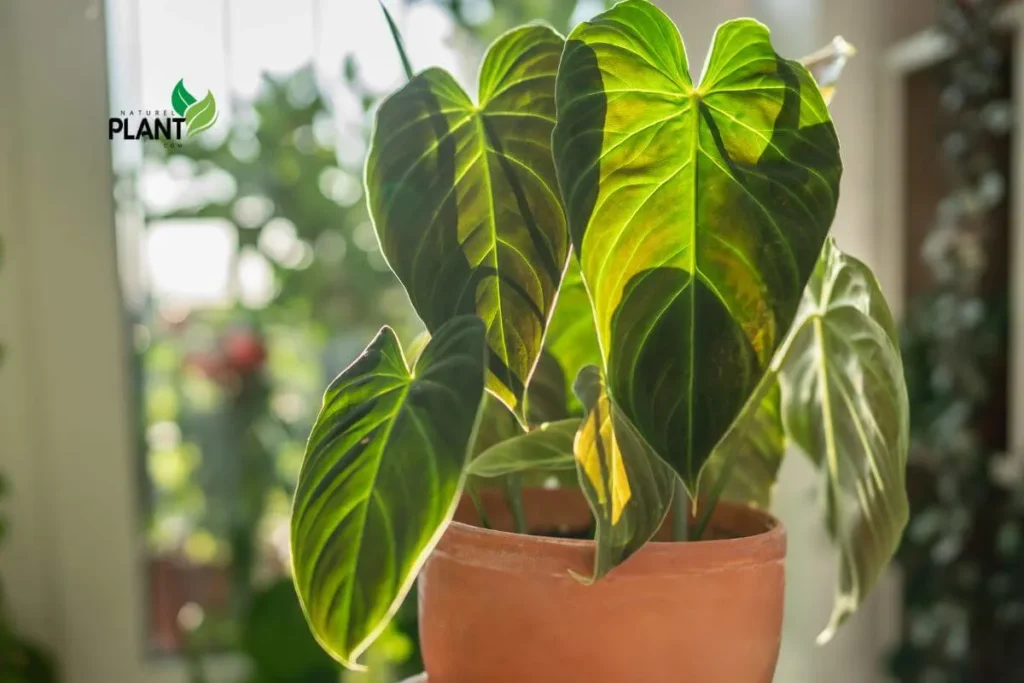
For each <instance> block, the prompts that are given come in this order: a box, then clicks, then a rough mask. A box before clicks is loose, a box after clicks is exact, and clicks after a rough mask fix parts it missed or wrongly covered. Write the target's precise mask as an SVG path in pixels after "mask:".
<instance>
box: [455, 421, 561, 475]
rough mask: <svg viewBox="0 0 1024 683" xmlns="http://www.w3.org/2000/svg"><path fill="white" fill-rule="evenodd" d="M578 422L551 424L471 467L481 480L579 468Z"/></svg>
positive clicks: (494, 450)
mask: <svg viewBox="0 0 1024 683" xmlns="http://www.w3.org/2000/svg"><path fill="white" fill-rule="evenodd" d="M579 425H580V421H579V420H578V419H568V420H559V421H558V422H547V423H545V424H542V425H540V426H539V427H537V428H536V429H534V430H532V431H530V432H527V433H525V434H521V435H520V436H517V437H514V438H511V439H508V440H506V441H502V442H501V443H498V444H495V445H493V446H491V447H490V448H488V449H487V450H486V451H484V452H483V453H481V454H480V455H478V456H477V457H475V458H474V459H473V460H472V462H470V463H469V473H470V474H472V475H476V476H478V477H501V476H505V475H507V474H516V473H519V472H525V471H529V470H541V471H549V470H567V469H572V468H574V467H575V466H576V460H575V458H574V457H573V452H572V444H573V439H574V438H575V437H576V430H577V429H578V428H579Z"/></svg>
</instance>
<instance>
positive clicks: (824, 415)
mask: <svg viewBox="0 0 1024 683" xmlns="http://www.w3.org/2000/svg"><path fill="white" fill-rule="evenodd" d="M780 377H781V385H782V416H783V420H784V422H785V425H786V434H787V435H788V436H789V438H790V439H791V440H792V441H793V442H795V443H796V444H797V445H798V446H800V448H801V449H802V450H803V451H804V452H805V453H806V454H807V455H808V456H810V458H811V459H812V461H813V462H814V463H815V464H816V465H817V466H818V467H820V468H821V470H822V473H823V479H824V481H825V484H826V491H825V493H826V495H825V500H826V514H827V519H828V526H829V530H830V532H831V535H832V538H833V540H834V542H835V544H836V546H837V547H838V549H839V555H840V563H839V584H838V591H837V595H836V602H835V606H834V608H833V612H832V617H831V619H830V620H829V625H828V627H827V628H826V629H825V631H824V632H823V633H822V635H821V636H820V640H822V641H827V640H828V639H829V638H831V636H832V634H833V633H834V632H835V629H836V628H837V627H838V626H839V625H840V624H841V623H842V622H843V620H845V619H846V618H847V617H848V616H849V615H850V614H852V613H853V611H854V610H855V609H856V608H857V606H858V605H859V604H860V603H861V601H862V600H863V599H864V596H865V595H866V594H867V592H868V591H869V590H870V589H871V587H872V586H873V585H874V584H875V581H876V580H877V579H878V577H879V575H880V574H881V572H882V571H883V569H884V568H885V566H886V564H887V563H888V562H889V560H890V559H891V558H892V555H893V553H894V552H895V551H896V548H897V546H898V544H899V541H900V537H901V535H902V533H903V527H904V526H905V525H906V522H907V514H908V512H907V494H906V489H905V470H906V464H907V449H908V447H909V422H910V420H909V407H908V401H907V389H906V385H905V383H904V380H903V363H902V361H901V359H900V352H899V345H898V343H897V339H896V326H895V325H894V323H893V320H892V314H891V313H890V312H889V308H888V306H887V305H886V303H885V299H884V298H883V297H882V293H881V291H880V290H879V287H878V283H877V281H876V280H875V277H874V275H872V273H871V271H870V270H869V269H868V267H867V266H865V265H864V264H863V263H861V262H860V261H858V260H857V259H855V258H853V257H851V256H848V255H846V254H844V253H842V252H841V251H839V249H838V248H836V246H835V244H834V242H833V241H832V240H831V239H830V240H829V241H828V242H827V243H826V245H825V249H824V251H823V252H822V256H821V260H820V262H819V263H818V266H817V268H816V269H815V272H814V276H813V278H812V279H811V281H810V283H809V284H808V286H807V291H806V292H805V294H804V298H803V301H802V302H801V305H800V311H799V313H798V314H797V320H796V323H795V324H794V327H793V330H792V332H791V333H790V337H789V338H787V340H786V350H785V353H784V354H783V355H782V359H781V374H780Z"/></svg>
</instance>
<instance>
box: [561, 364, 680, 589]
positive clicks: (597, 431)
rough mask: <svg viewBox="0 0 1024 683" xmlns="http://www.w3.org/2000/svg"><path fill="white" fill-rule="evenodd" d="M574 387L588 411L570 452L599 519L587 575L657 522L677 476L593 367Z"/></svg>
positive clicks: (630, 548) (601, 569) (638, 542)
mask: <svg viewBox="0 0 1024 683" xmlns="http://www.w3.org/2000/svg"><path fill="white" fill-rule="evenodd" d="M574 388H575V391H576V395H577V396H578V397H579V399H580V402H581V403H582V404H583V408H584V410H585V411H586V412H585V415H584V417H583V422H582V423H580V428H579V432H578V433H577V434H576V441H575V443H574V454H575V456H576V468H577V470H578V472H579V478H580V486H581V488H582V489H583V493H584V495H585V496H586V498H587V503H588V504H589V505H590V509H591V511H593V513H594V519H595V521H596V523H597V531H596V534H595V540H596V542H597V543H596V545H597V550H596V553H595V557H594V574H593V577H592V579H591V580H597V579H599V578H601V577H602V576H604V575H605V574H607V573H608V572H609V571H610V570H612V569H614V568H615V567H616V566H617V565H619V564H621V563H622V562H623V561H625V560H626V559H627V558H628V557H629V556H630V555H632V554H633V553H634V552H636V551H637V550H639V549H640V547H641V546H643V544H644V543H646V542H647V541H649V540H650V539H651V538H652V537H653V536H654V534H655V533H657V531H658V529H660V528H661V525H662V522H663V521H664V520H665V515H666V514H667V513H668V509H669V506H670V505H671V503H672V488H673V482H674V481H675V480H676V476H675V473H674V472H673V471H672V469H671V468H670V467H669V466H668V465H666V464H665V463H664V462H663V461H662V460H661V459H660V458H659V457H658V456H657V454H655V452H654V451H653V450H652V449H651V447H650V446H649V445H648V444H647V442H646V441H644V438H643V437H642V436H640V434H639V432H638V431H637V430H636V428H635V427H634V426H633V425H632V423H631V422H630V421H629V418H628V417H626V415H625V414H624V413H623V412H622V411H621V410H619V408H618V406H617V405H616V404H615V401H614V400H612V398H611V396H609V395H608V390H607V387H606V386H605V382H604V379H603V378H602V376H601V371H600V370H599V369H598V368H597V367H595V366H593V365H590V366H587V367H585V368H583V370H581V371H580V374H579V375H578V376H577V378H576V382H575V386H574Z"/></svg>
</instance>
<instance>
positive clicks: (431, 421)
mask: <svg viewBox="0 0 1024 683" xmlns="http://www.w3.org/2000/svg"><path fill="white" fill-rule="evenodd" d="M485 334H486V332H485V328H484V325H483V323H482V322H481V321H480V320H478V319H476V318H475V317H471V316H461V317H458V318H454V319H453V320H451V321H449V322H448V323H447V324H445V325H443V326H442V327H441V328H440V329H438V330H437V332H436V333H435V334H434V336H433V338H432V339H431V340H430V342H429V343H428V344H427V346H426V348H425V349H424V350H423V353H422V354H421V355H420V358H419V361H418V362H417V363H416V368H415V370H414V371H413V372H410V371H409V369H408V368H407V367H406V363H405V359H404V358H403V357H402V350H401V348H400V347H399V345H398V339H397V338H396V337H395V333H394V332H393V331H392V330H391V329H390V328H387V327H385V328H384V329H382V330H381V331H380V333H379V334H378V335H377V337H376V338H375V339H374V340H373V342H371V343H370V345H369V346H368V347H367V348H366V350H365V351H364V352H363V354H362V355H361V356H360V357H359V358H358V359H357V360H356V361H355V362H354V363H353V364H352V365H350V366H349V367H348V368H347V369H346V370H345V371H344V372H342V373H341V375H339V376H338V378H337V379H336V380H334V382H333V383H332V384H331V386H330V387H329V388H328V389H327V393H326V394H325V396H324V405H323V408H322V409H321V411H320V415H319V416H318V417H317V421H316V424H315V425H314V427H313V431H312V433H311V434H310V437H309V443H308V445H307V447H306V456H305V460H304V461H303V463H302V468H301V470H300V472H299V481H298V486H297V488H296V492H295V502H294V506H293V509H292V562H293V567H294V580H295V586H296V590H297V592H298V594H299V598H300V600H301V601H302V605H303V610H304V611H305V614H306V618H307V619H308V620H309V623H310V626H311V627H312V630H313V633H314V635H315V636H316V637H317V640H318V641H319V642H320V644H321V645H323V647H324V649H326V650H327V651H328V652H330V653H331V654H332V655H333V656H334V657H335V658H337V659H338V660H339V661H341V662H342V663H343V664H345V665H346V666H349V667H357V666H358V665H357V664H356V659H357V658H358V657H359V655H360V654H361V653H362V652H363V651H364V650H365V649H366V648H367V647H368V645H369V644H370V642H371V641H372V640H373V639H374V638H375V637H376V636H377V634H378V633H380V631H381V629H383V628H384V626H385V625H386V624H387V622H388V621H389V620H390V618H391V616H392V615H393V614H394V611H395V610H396V609H397V608H398V606H399V604H400V603H401V601H402V598H403V597H404V596H405V595H406V593H408V591H409V588H410V587H411V585H412V582H413V580H414V579H415V577H416V573H417V572H418V571H419V568H420V565H421V564H422V563H423V561H424V560H425V558H426V555H427V553H429V552H430V550H431V549H432V548H433V546H434V544H435V543H436V542H437V539H438V538H439V537H440V534H441V532H442V531H443V530H444V527H445V526H446V524H447V523H448V521H449V520H450V519H451V516H452V514H453V512H454V510H455V503H456V502H457V501H456V499H457V498H458V495H459V492H460V490H461V489H462V482H463V478H464V467H465V464H466V462H467V459H468V456H469V449H470V448H471V446H472V444H473V441H474V436H475V432H476V429H477V423H478V415H479V412H480V406H481V402H482V399H483V396H484V376H485V347H486V343H485Z"/></svg>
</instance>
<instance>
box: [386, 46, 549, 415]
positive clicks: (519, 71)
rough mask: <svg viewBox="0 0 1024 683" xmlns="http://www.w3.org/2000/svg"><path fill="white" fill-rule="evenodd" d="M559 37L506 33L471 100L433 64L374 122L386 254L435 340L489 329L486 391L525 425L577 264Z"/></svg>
mask: <svg viewBox="0 0 1024 683" xmlns="http://www.w3.org/2000/svg"><path fill="white" fill-rule="evenodd" d="M563 42H564V41H563V39H562V37H561V36H559V35H558V34H557V33H555V32H554V31H553V30H551V29H550V28H546V27H543V26H526V27H523V28H520V29H516V30H514V31H511V32H509V33H506V34H504V35H503V36H502V37H500V38H499V39H498V40H497V41H496V42H495V43H494V44H493V45H492V46H491V48H490V49H489V50H488V52H487V55H486V56H485V58H484V62H483V66H482V67H481V70H480V98H479V99H480V102H479V104H474V103H473V101H472V100H471V99H470V98H469V96H468V95H467V94H466V92H465V91H464V90H463V89H462V88H461V87H460V86H459V84H458V83H456V82H455V79H454V78H452V76H451V75H450V74H448V73H447V72H446V71H443V70H441V69H436V68H434V69H428V70H426V71H424V72H423V73H421V74H419V75H418V76H416V77H415V78H413V79H412V80H411V81H410V82H409V83H408V84H407V85H405V86H404V87H403V88H401V89H400V90H399V91H398V92H396V93H395V94H393V95H392V96H391V97H389V98H388V99H387V100H385V102H384V103H383V104H382V105H381V107H380V110H379V111H378V113H377V123H376V128H375V129H374V133H373V140H372V144H371V148H370V155H369V158H368V160H367V164H366V186H367V196H368V199H369V206H370V214H371V216H372V218H373V222H374V226H375V227H376V230H377V235H378V237H379V238H380V244H381V248H382V250H383V252H384V255H385V257H386V258H387V260H388V263H389V264H390V265H391V268H392V269H393V270H394V271H395V273H396V274H397V275H398V277H399V279H400V280H401V281H402V284H403V285H405V288H406V291H407V292H408V293H409V298H410V299H411V300H412V303H413V306H414V307H415V308H416V311H417V313H419V315H420V317H421V318H422V319H423V322H424V323H426V326H427V329H428V330H430V331H431V332H433V331H435V330H437V329H438V328H439V327H440V326H441V325H443V324H444V323H445V321H447V320H449V319H450V318H452V317H453V316H455V315H459V314H464V313H475V314H476V315H478V316H479V317H480V318H481V319H483V320H484V322H486V324H487V340H488V346H489V348H490V357H489V359H488V367H489V369H490V376H489V378H488V387H489V388H490V389H491V390H492V391H493V392H494V393H495V394H496V395H497V396H498V397H499V398H500V399H501V400H502V401H504V402H505V403H506V404H507V405H508V406H509V407H510V408H512V409H514V410H516V411H517V413H518V414H519V415H520V416H521V417H522V416H523V408H522V399H523V394H524V392H525V390H526V385H527V383H528V382H529V379H530V375H531V373H532V372H533V368H534V366H535V364H536V362H537V358H538V356H539V355H540V351H541V341H542V338H543V335H544V329H545V326H546V325H547V321H548V319H549V318H550V316H551V311H552V305H553V303H554V299H555V294H556V292H557V291H558V284H559V281H560V280H561V277H562V272H563V270H564V269H565V262H566V259H567V258H568V255H569V240H568V235H567V233H566V227H565V217H564V214H563V211H562V206H561V201H560V197H559V194H558V188H557V184H556V180H555V171H554V165H553V162H552V159H551V149H550V142H549V141H550V138H551V130H552V127H553V126H554V122H555V102H554V87H555V73H556V70H557V67H558V60H559V56H560V55H561V53H562V47H563Z"/></svg>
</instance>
